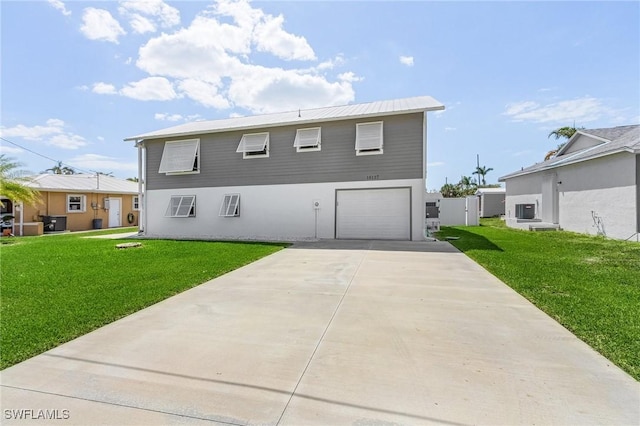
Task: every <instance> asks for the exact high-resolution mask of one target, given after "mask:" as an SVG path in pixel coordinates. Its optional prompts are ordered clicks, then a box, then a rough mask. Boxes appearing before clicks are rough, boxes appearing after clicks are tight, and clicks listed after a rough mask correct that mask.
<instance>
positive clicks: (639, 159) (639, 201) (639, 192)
mask: <svg viewBox="0 0 640 426" xmlns="http://www.w3.org/2000/svg"><path fill="white" fill-rule="evenodd" d="M636 216H637V228H636V232H640V154H636Z"/></svg>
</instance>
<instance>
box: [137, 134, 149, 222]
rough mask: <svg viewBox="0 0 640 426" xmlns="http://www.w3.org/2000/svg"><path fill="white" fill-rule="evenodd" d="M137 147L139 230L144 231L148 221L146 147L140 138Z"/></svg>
mask: <svg viewBox="0 0 640 426" xmlns="http://www.w3.org/2000/svg"><path fill="white" fill-rule="evenodd" d="M136 147H137V148H138V208H139V209H140V212H139V213H138V232H139V233H144V232H145V228H146V223H147V197H145V194H144V192H145V191H144V187H143V182H144V180H143V179H144V176H145V171H144V170H143V167H144V161H143V157H144V154H145V153H144V149H145V147H144V144H143V143H142V141H139V140H136Z"/></svg>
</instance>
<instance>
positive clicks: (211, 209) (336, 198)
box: [125, 96, 444, 240]
mask: <svg viewBox="0 0 640 426" xmlns="http://www.w3.org/2000/svg"><path fill="white" fill-rule="evenodd" d="M442 109H444V106H443V105H442V104H440V103H439V102H438V101H436V100H434V99H433V98H431V97H428V96H423V97H415V98H408V99H399V100H390V101H381V102H372V103H366V104H358V105H346V106H338V107H328V108H318V109H310V110H300V111H291V112H285V113H277V114H267V115H258V116H250V117H240V118H230V119H223V120H213V121H200V122H194V123H187V124H183V125H180V126H176V127H171V128H168V129H163V130H159V131H155V132H150V133H145V134H141V135H138V136H133V137H130V138H127V139H125V140H128V141H135V142H136V146H137V147H138V158H139V166H140V167H139V168H140V181H141V182H144V185H142V184H141V186H140V190H141V196H142V197H141V213H140V219H141V231H142V232H143V233H144V234H145V235H147V236H149V237H169V238H200V239H248V240H301V239H314V238H328V239H332V238H343V239H352V238H361V239H397V240H422V239H424V219H423V218H424V217H425V203H424V188H425V166H426V159H425V156H426V141H427V112H428V111H435V110H442Z"/></svg>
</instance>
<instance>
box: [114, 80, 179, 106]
mask: <svg viewBox="0 0 640 426" xmlns="http://www.w3.org/2000/svg"><path fill="white" fill-rule="evenodd" d="M119 93H120V94H121V95H122V96H126V97H128V98H133V99H137V100H139V101H169V100H172V99H176V98H177V97H178V95H177V94H176V92H175V91H174V90H173V85H172V84H171V82H170V81H169V80H167V79H166V78H164V77H147V78H143V79H142V80H140V81H134V82H131V83H128V84H127V85H126V86H125V87H123V88H122V89H120V91H119Z"/></svg>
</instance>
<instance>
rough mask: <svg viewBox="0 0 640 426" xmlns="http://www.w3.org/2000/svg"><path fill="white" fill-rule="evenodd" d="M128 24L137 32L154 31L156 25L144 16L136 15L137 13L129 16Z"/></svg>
mask: <svg viewBox="0 0 640 426" xmlns="http://www.w3.org/2000/svg"><path fill="white" fill-rule="evenodd" d="M129 25H131V28H133V31H134V32H136V33H138V34H144V33H155V32H156V26H155V25H154V23H153V22H151V21H150V20H149V19H147V18H145V17H144V16H142V15H138V14H137V13H134V14H132V15H131V17H130V18H129Z"/></svg>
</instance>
